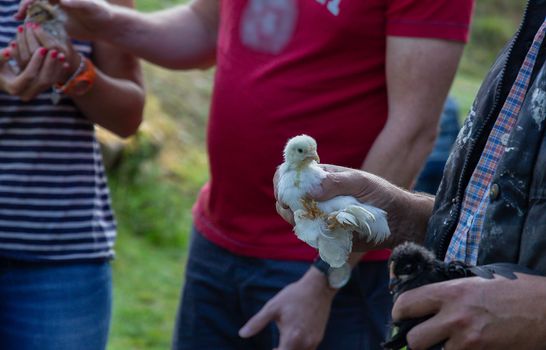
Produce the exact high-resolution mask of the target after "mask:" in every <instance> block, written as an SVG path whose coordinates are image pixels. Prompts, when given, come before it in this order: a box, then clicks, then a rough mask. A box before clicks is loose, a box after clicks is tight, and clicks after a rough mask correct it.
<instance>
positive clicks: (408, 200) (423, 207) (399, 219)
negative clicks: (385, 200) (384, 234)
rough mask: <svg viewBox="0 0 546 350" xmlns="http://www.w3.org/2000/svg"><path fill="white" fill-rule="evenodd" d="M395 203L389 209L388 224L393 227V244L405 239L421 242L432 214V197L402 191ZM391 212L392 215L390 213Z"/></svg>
mask: <svg viewBox="0 0 546 350" xmlns="http://www.w3.org/2000/svg"><path fill="white" fill-rule="evenodd" d="M394 202H395V203H396V204H395V205H394V206H393V208H392V209H391V211H389V212H388V213H389V219H391V216H392V219H393V223H392V224H391V220H389V226H391V227H392V228H393V229H392V230H391V232H392V233H393V239H394V241H395V244H396V245H397V244H401V243H403V242H405V241H413V242H418V243H421V242H423V241H424V238H425V234H426V231H427V226H428V220H429V219H430V216H431V215H432V209H433V207H434V197H431V196H429V195H424V194H420V193H411V192H408V191H402V192H401V193H399V194H398V198H397V199H396V200H395V201H394ZM391 213H392V215H391Z"/></svg>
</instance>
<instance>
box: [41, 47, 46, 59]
mask: <svg viewBox="0 0 546 350" xmlns="http://www.w3.org/2000/svg"><path fill="white" fill-rule="evenodd" d="M45 55H47V49H46V48H45V47H42V48H41V49H40V56H42V57H45Z"/></svg>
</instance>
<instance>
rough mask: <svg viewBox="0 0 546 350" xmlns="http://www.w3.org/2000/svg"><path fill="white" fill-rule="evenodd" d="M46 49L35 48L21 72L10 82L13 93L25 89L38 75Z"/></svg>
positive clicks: (19, 92)
mask: <svg viewBox="0 0 546 350" xmlns="http://www.w3.org/2000/svg"><path fill="white" fill-rule="evenodd" d="M46 54H47V50H46V49H45V48H42V49H39V50H36V51H35V52H34V54H33V55H32V58H31V59H30V61H29V62H28V65H27V66H26V67H25V69H24V70H23V72H21V74H19V75H18V76H17V78H16V79H15V80H14V82H13V83H12V86H11V89H12V91H13V93H14V94H16V95H19V94H21V93H22V92H23V91H25V90H26V89H27V87H28V86H29V85H30V84H31V83H32V82H33V81H34V78H35V77H36V76H38V73H39V72H40V68H41V67H42V64H43V62H44V59H45V56H46Z"/></svg>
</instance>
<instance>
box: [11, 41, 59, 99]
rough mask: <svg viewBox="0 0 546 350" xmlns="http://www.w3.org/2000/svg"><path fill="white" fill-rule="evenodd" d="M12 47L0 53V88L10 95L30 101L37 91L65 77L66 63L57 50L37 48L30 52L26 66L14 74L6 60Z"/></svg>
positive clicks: (39, 91) (45, 88) (43, 89)
mask: <svg viewBox="0 0 546 350" xmlns="http://www.w3.org/2000/svg"><path fill="white" fill-rule="evenodd" d="M12 50H13V49H12V48H7V49H4V50H3V51H2V54H1V55H0V89H1V90H2V91H5V92H7V93H8V94H10V95H12V96H19V97H20V98H21V100H23V101H30V100H32V99H33V98H35V97H36V96H37V95H38V94H39V93H41V92H43V91H45V90H48V89H49V88H51V86H52V85H53V84H55V83H57V82H59V81H62V80H63V79H65V77H66V75H67V72H66V63H65V62H63V61H62V60H61V59H60V58H61V57H60V56H59V53H58V51H56V50H53V51H48V50H47V49H46V48H43V47H41V48H38V49H37V50H36V51H34V53H33V54H32V57H31V58H30V61H29V62H28V64H27V65H26V67H25V68H24V69H23V70H22V71H21V72H19V73H18V74H16V73H15V72H14V71H13V69H12V68H11V67H9V64H8V60H9V59H10V58H11V57H12Z"/></svg>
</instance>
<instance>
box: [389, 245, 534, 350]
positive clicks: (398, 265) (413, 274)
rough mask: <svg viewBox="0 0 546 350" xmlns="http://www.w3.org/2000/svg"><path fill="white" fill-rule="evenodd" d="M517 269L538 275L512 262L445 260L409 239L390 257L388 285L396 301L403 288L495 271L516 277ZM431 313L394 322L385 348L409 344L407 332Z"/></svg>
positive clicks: (434, 349) (393, 349) (395, 349)
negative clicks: (474, 262) (492, 262)
mask: <svg viewBox="0 0 546 350" xmlns="http://www.w3.org/2000/svg"><path fill="white" fill-rule="evenodd" d="M515 272H520V273H526V274H531V275H537V273H536V272H535V271H532V270H529V269H528V268H526V267H523V266H520V265H516V264H510V263H496V264H491V265H483V266H469V265H467V264H465V263H462V262H460V261H452V262H447V263H446V262H443V261H440V260H438V259H436V257H435V256H434V254H433V253H432V252H431V251H429V250H427V249H426V248H424V247H422V246H420V245H417V244H415V243H410V242H406V243H404V244H402V245H399V246H398V247H396V248H395V249H394V250H393V252H392V254H391V257H390V259H389V273H390V278H391V279H390V283H389V289H390V290H391V293H392V294H393V297H394V301H396V299H397V298H398V296H399V295H400V294H402V293H403V292H405V291H407V290H410V289H414V288H418V287H421V286H424V285H426V284H431V283H437V282H442V281H447V280H452V279H456V278H463V277H475V276H477V277H482V278H486V279H492V278H494V275H500V276H503V277H505V278H508V279H511V280H513V279H516V278H517V276H516V275H515ZM431 316H432V315H430V316H426V317H420V318H416V319H407V320H401V321H397V322H394V323H393V326H394V332H393V335H392V336H391V338H390V339H389V340H387V341H386V342H385V343H383V347H384V349H389V350H398V349H402V348H403V347H405V346H407V345H408V344H407V341H406V335H407V334H408V332H409V331H410V330H411V329H412V328H413V327H414V326H416V325H418V324H419V323H421V322H423V321H425V320H427V319H428V318H430V317H431ZM441 348H442V344H438V345H436V346H433V347H432V348H430V349H429V350H440V349H441Z"/></svg>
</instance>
